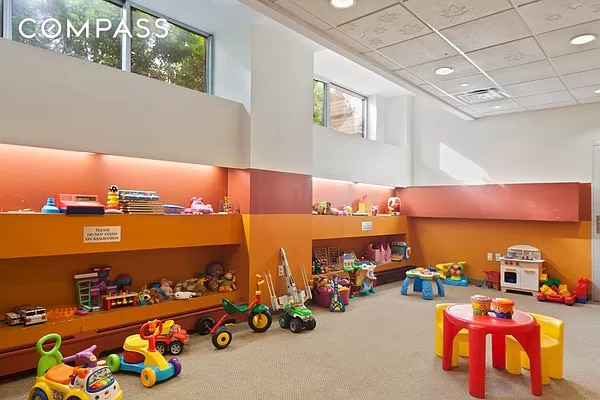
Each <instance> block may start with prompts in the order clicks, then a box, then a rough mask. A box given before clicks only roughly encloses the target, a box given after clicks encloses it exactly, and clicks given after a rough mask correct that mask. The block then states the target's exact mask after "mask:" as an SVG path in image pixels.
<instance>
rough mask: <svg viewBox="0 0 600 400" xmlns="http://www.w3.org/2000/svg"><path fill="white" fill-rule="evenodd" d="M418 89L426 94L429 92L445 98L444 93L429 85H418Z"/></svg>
mask: <svg viewBox="0 0 600 400" xmlns="http://www.w3.org/2000/svg"><path fill="white" fill-rule="evenodd" d="M419 89H422V90H425V91H426V92H429V93H431V94H433V95H435V96H446V93H444V92H442V91H440V90H439V89H438V88H437V87H435V86H431V85H429V84H425V85H420V86H419ZM448 94H449V93H448Z"/></svg>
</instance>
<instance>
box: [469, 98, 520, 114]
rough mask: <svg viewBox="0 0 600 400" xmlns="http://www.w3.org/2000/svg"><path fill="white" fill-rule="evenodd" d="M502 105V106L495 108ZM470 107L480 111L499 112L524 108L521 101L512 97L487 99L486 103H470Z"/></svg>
mask: <svg viewBox="0 0 600 400" xmlns="http://www.w3.org/2000/svg"><path fill="white" fill-rule="evenodd" d="M498 106H500V108H495V107H498ZM469 107H471V108H472V109H474V110H475V111H477V112H480V113H486V114H487V113H498V112H502V111H507V110H517V109H520V108H522V107H521V105H520V104H519V103H517V102H516V101H514V100H512V99H506V100H497V101H486V102H485V103H476V104H469Z"/></svg>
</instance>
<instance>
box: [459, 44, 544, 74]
mask: <svg viewBox="0 0 600 400" xmlns="http://www.w3.org/2000/svg"><path fill="white" fill-rule="evenodd" d="M467 56H468V57H469V58H471V60H473V62H475V64H477V65H478V66H479V68H482V69H483V70H484V71H492V70H495V69H500V68H507V67H512V66H515V65H520V64H526V63H529V62H533V61H539V60H543V59H544V58H546V56H545V55H544V53H543V52H542V49H540V47H539V46H538V45H537V43H536V42H535V40H533V38H526V39H521V40H517V41H516V42H511V43H505V44H501V45H499V46H494V47H488V48H487V49H482V50H477V51H474V52H472V53H468V54H467Z"/></svg>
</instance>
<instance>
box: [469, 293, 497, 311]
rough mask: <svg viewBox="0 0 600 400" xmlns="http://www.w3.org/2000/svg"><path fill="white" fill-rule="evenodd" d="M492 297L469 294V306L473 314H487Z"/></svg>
mask: <svg viewBox="0 0 600 400" xmlns="http://www.w3.org/2000/svg"><path fill="white" fill-rule="evenodd" d="M491 304H492V299H491V298H490V297H488V296H483V295H480V294H476V295H473V296H471V306H472V307H473V314H477V315H487V314H488V312H489V311H490V307H491Z"/></svg>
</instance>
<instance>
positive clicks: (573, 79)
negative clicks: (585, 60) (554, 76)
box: [562, 69, 600, 88]
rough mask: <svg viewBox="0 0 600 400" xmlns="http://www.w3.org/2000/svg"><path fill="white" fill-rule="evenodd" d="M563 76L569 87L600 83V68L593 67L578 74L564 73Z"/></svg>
mask: <svg viewBox="0 0 600 400" xmlns="http://www.w3.org/2000/svg"><path fill="white" fill-rule="evenodd" d="M562 78H563V80H564V81H565V84H566V85H567V87H569V88H580V87H585V86H592V85H600V69H593V70H591V71H585V72H580V73H578V74H569V75H563V76H562Z"/></svg>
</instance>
